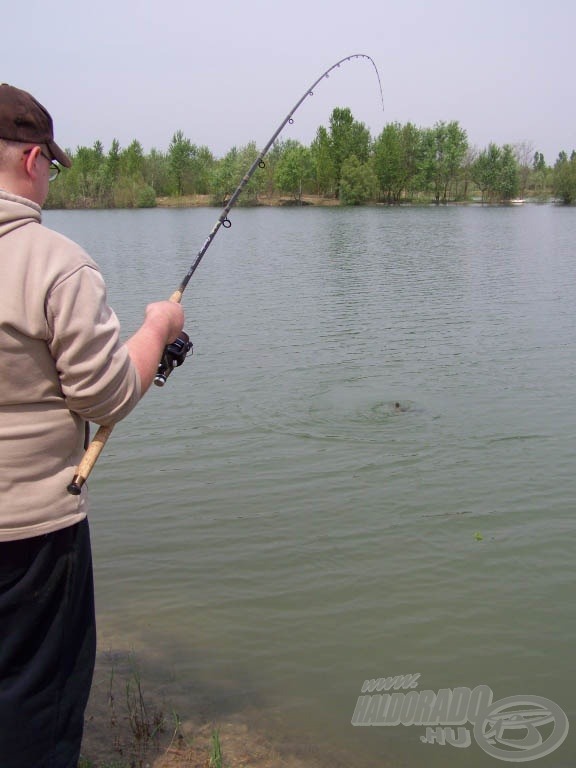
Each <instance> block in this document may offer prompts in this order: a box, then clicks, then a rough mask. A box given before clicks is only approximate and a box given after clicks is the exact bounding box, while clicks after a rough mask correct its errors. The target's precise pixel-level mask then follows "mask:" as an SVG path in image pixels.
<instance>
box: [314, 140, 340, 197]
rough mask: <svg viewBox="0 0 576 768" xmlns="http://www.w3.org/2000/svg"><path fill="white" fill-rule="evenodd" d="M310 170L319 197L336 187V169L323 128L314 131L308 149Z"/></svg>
mask: <svg viewBox="0 0 576 768" xmlns="http://www.w3.org/2000/svg"><path fill="white" fill-rule="evenodd" d="M310 154H311V159H312V169H313V174H314V179H315V181H316V191H317V193H318V194H319V195H328V194H330V193H332V192H333V191H334V188H335V185H336V168H335V165H334V160H333V158H332V152H331V148H330V137H329V136H328V131H327V130H326V128H324V126H320V127H319V128H318V130H317V131H316V137H315V139H314V141H313V142H312V146H311V147H310Z"/></svg>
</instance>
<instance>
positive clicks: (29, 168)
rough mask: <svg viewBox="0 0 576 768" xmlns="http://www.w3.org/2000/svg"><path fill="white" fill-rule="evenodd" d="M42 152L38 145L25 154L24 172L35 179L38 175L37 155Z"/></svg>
mask: <svg viewBox="0 0 576 768" xmlns="http://www.w3.org/2000/svg"><path fill="white" fill-rule="evenodd" d="M41 153H42V150H41V149H40V147H34V148H33V149H32V150H30V152H28V154H27V155H25V158H26V160H25V162H24V167H25V168H26V173H27V174H28V176H29V177H30V178H31V179H32V180H33V181H36V179H37V177H38V156H39V155H40V154H41Z"/></svg>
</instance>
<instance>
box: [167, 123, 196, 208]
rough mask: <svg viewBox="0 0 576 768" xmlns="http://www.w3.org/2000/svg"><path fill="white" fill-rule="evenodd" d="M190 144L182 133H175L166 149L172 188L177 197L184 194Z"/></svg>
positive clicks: (189, 157)
mask: <svg viewBox="0 0 576 768" xmlns="http://www.w3.org/2000/svg"><path fill="white" fill-rule="evenodd" d="M191 155H192V143H191V141H190V139H187V138H186V137H185V136H184V134H183V133H182V131H176V133H175V134H174V136H172V141H171V142H170V145H169V147H168V165H169V168H170V178H171V180H172V185H173V186H172V188H173V190H174V192H175V193H176V195H178V197H182V195H183V194H184V180H185V178H186V174H187V173H188V171H189V170H190V159H191Z"/></svg>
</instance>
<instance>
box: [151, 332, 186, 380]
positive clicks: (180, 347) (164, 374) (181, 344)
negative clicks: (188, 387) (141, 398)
mask: <svg viewBox="0 0 576 768" xmlns="http://www.w3.org/2000/svg"><path fill="white" fill-rule="evenodd" d="M192 350H193V345H192V342H191V341H190V337H189V336H188V334H187V333H185V332H184V331H182V332H181V333H180V335H179V336H178V338H177V339H175V340H174V341H173V342H172V343H171V344H168V345H167V346H166V347H164V353H163V355H162V360H160V362H159V363H158V371H157V372H156V376H154V384H156V386H157V387H163V386H164V384H166V379H167V378H168V376H170V374H171V373H172V371H173V370H174V368H178V367H179V366H181V365H182V363H183V362H184V360H186V358H187V357H188V355H191V354H192Z"/></svg>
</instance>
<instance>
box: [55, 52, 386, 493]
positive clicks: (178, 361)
mask: <svg viewBox="0 0 576 768" xmlns="http://www.w3.org/2000/svg"><path fill="white" fill-rule="evenodd" d="M353 59H367V60H368V61H369V62H370V63H371V64H372V66H373V68H374V71H375V73H376V77H377V79H378V88H379V89H380V100H381V102H382V111H384V93H383V91H382V81H381V80H380V73H379V72H378V67H377V66H376V63H375V62H374V59H373V58H372V57H371V56H368V55H367V54H365V53H353V54H351V55H350V56H345V57H344V58H343V59H340V61H337V62H336V63H335V64H333V65H332V66H331V67H329V68H328V69H327V70H326V71H325V72H323V73H322V74H321V75H320V77H319V78H318V79H317V80H315V81H314V82H313V83H312V85H311V86H310V87H309V88H307V89H306V91H305V92H304V94H303V95H302V97H301V98H300V99H299V100H298V101H297V102H296V104H295V105H294V106H293V107H292V109H291V110H290V112H288V114H287V115H286V117H285V118H284V120H283V121H282V122H281V123H280V125H279V126H278V128H277V129H276V130H275V131H274V133H273V134H272V136H271V138H270V140H269V141H268V143H267V144H266V145H265V146H264V148H263V149H262V150H261V151H260V154H259V155H258V157H257V158H256V159H255V160H254V162H253V163H252V165H251V166H250V168H249V169H248V171H247V172H246V174H245V175H244V176H243V177H242V180H241V181H240V183H239V184H238V186H237V187H236V189H235V190H234V192H233V193H232V195H231V197H230V199H229V200H228V202H227V203H226V205H225V207H224V208H223V209H222V212H221V213H220V216H219V217H218V220H217V221H216V223H215V224H214V226H213V227H212V229H211V231H210V233H209V234H208V237H207V238H206V240H205V241H204V244H203V245H202V247H201V248H200V250H199V251H198V254H197V256H196V259H195V260H194V262H193V263H192V265H191V267H190V269H189V270H188V272H187V273H186V275H185V276H184V278H183V280H182V282H181V283H180V285H179V286H178V288H177V289H176V291H174V293H173V294H172V295H171V296H170V301H173V302H175V303H177V304H179V303H180V302H181V301H182V295H183V294H184V291H185V290H186V286H187V285H188V283H189V282H190V279H191V277H192V275H193V274H194V272H196V270H197V269H198V266H199V265H200V262H201V261H202V259H203V258H204V255H205V253H206V251H207V250H208V248H209V247H210V244H211V243H212V241H213V240H214V238H215V237H216V234H217V232H218V230H219V229H220V227H224V228H225V229H229V228H230V227H231V226H232V222H231V221H230V219H229V218H228V214H229V213H230V210H231V209H232V207H233V206H234V205H235V203H236V201H237V200H238V198H239V197H240V195H241V194H242V192H243V190H244V188H245V187H246V185H247V184H248V182H249V181H250V179H251V178H252V176H253V175H254V173H255V171H256V169H257V168H265V167H266V164H265V162H264V157H265V156H266V154H267V153H268V151H269V149H270V147H271V146H272V145H273V144H274V142H275V141H276V139H277V138H278V136H279V135H280V133H281V132H282V131H283V130H284V128H285V127H286V125H287V124H290V125H291V124H292V123H293V122H294V118H293V115H294V113H295V112H296V111H297V110H298V109H299V108H300V106H301V105H302V103H303V102H304V101H305V100H306V99H307V98H308V97H310V96H313V95H314V89H315V88H316V86H317V85H319V83H321V82H322V80H324V79H325V78H328V77H330V73H331V72H332V71H333V70H335V69H338V68H339V67H340V66H341V65H342V64H344V63H346V62H347V61H352V60H353ZM191 350H192V344H191V342H190V339H189V338H188V335H187V334H186V333H184V332H182V333H181V334H180V336H179V337H178V338H177V339H176V340H175V341H174V342H173V343H172V344H169V345H168V346H167V347H166V348H165V350H164V354H163V355H162V360H161V361H160V363H159V365H158V371H157V373H156V376H155V378H154V383H155V384H156V386H160V387H161V386H164V384H165V383H166V379H167V378H168V376H169V375H170V374H171V373H172V371H173V370H174V368H177V367H179V366H180V365H182V364H183V362H184V360H185V359H186V356H187V355H188V354H189V353H190V352H191ZM112 429H113V427H111V426H102V427H100V428H99V429H98V431H97V432H96V435H95V436H94V439H93V440H92V442H91V443H90V445H89V446H88V448H87V449H86V452H85V453H84V456H83V458H82V461H81V462H80V464H79V465H78V468H77V470H76V474H75V475H74V477H73V479H72V482H71V483H70V484H69V485H68V486H67V489H68V492H69V493H71V494H72V495H74V496H78V495H79V494H80V493H81V492H82V486H83V485H84V483H85V482H86V480H87V479H88V476H89V475H90V472H91V471H92V469H93V467H94V464H95V463H96V461H97V459H98V456H99V455H100V453H101V452H102V449H103V448H104V445H105V444H106V441H107V440H108V438H109V437H110V434H111V432H112Z"/></svg>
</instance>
